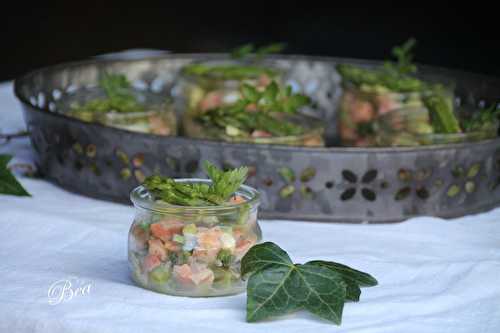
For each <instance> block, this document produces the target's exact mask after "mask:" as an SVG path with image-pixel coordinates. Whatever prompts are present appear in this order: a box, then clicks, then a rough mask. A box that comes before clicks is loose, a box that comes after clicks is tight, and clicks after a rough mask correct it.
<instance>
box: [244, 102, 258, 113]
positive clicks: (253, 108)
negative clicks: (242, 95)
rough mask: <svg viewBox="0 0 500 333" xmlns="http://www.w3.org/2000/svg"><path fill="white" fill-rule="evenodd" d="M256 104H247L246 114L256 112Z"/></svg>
mask: <svg viewBox="0 0 500 333" xmlns="http://www.w3.org/2000/svg"><path fill="white" fill-rule="evenodd" d="M257 110H258V109H257V104H255V103H251V104H248V105H247V106H245V111H248V112H255V111H257Z"/></svg>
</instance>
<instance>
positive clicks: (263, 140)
mask: <svg viewBox="0 0 500 333" xmlns="http://www.w3.org/2000/svg"><path fill="white" fill-rule="evenodd" d="M276 117H278V119H279V118H280V117H286V120H287V121H290V122H292V123H294V124H298V125H301V126H302V127H303V128H304V129H305V131H304V133H303V134H300V135H290V136H274V137H273V136H268V135H264V136H260V137H259V136H255V135H254V136H252V135H248V136H235V135H229V134H228V133H227V131H226V130H224V129H222V128H219V127H215V126H213V127H211V126H206V125H203V124H201V123H199V122H198V121H197V120H196V119H194V118H193V116H191V115H189V114H186V115H185V116H184V118H183V122H182V127H183V133H184V135H186V136H187V137H191V138H196V139H209V140H222V141H226V142H244V143H253V144H271V145H286V146H304V147H323V146H324V145H325V142H324V139H323V137H324V133H325V128H324V125H323V123H322V122H321V121H320V120H319V119H317V118H314V117H310V116H306V115H302V114H278V115H276Z"/></svg>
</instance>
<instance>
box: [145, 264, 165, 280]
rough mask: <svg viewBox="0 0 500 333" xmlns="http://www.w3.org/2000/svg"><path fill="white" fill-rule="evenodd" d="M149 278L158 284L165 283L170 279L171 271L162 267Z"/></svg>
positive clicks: (150, 274) (152, 272)
mask: <svg viewBox="0 0 500 333" xmlns="http://www.w3.org/2000/svg"><path fill="white" fill-rule="evenodd" d="M149 278H150V279H151V280H152V281H154V282H156V283H165V282H167V281H168V279H169V278H170V270H169V269H168V268H167V267H165V266H163V265H161V266H158V267H156V268H155V269H153V270H152V271H151V272H150V273H149Z"/></svg>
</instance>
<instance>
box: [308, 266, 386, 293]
mask: <svg viewBox="0 0 500 333" xmlns="http://www.w3.org/2000/svg"><path fill="white" fill-rule="evenodd" d="M309 263H310V264H313V265H321V266H325V267H327V268H330V269H333V270H334V271H336V272H338V273H339V274H341V275H342V276H343V277H344V278H346V279H349V280H352V281H354V282H356V283H357V284H359V285H360V286H362V287H374V286H376V285H377V284H378V282H377V280H376V279H375V278H374V277H373V276H371V275H370V274H368V273H365V272H361V271H358V270H356V269H354V268H351V267H349V266H346V265H342V264H339V263H336V262H333V261H323V260H313V261H310V262H309Z"/></svg>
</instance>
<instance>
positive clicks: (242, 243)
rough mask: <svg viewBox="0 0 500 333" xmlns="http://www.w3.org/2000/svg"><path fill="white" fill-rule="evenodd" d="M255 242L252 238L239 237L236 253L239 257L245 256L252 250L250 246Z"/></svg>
mask: <svg viewBox="0 0 500 333" xmlns="http://www.w3.org/2000/svg"><path fill="white" fill-rule="evenodd" d="M254 244H255V241H252V240H250V239H245V238H243V239H241V238H240V239H239V240H238V242H236V248H235V249H234V255H235V256H236V258H237V259H241V258H243V256H244V255H245V254H246V253H247V252H248V250H250V248H251V247H252V246H253V245H254Z"/></svg>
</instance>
